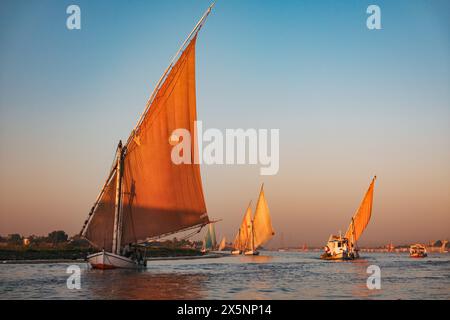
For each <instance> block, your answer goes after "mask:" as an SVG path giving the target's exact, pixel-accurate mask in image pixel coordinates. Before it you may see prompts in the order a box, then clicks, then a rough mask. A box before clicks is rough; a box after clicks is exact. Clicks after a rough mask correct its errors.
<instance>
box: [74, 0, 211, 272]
mask: <svg viewBox="0 0 450 320" xmlns="http://www.w3.org/2000/svg"><path fill="white" fill-rule="evenodd" d="M213 5H214V4H213ZM213 5H211V6H210V7H209V8H208V9H207V10H206V12H205V13H204V15H203V16H202V17H201V19H200V20H199V22H198V23H197V24H196V26H195V27H194V29H193V30H192V32H191V33H190V34H189V36H188V37H187V39H186V40H185V41H184V43H183V44H182V46H181V48H180V49H179V50H178V52H177V53H176V54H175V56H174V58H173V59H172V62H171V63H170V64H169V67H167V69H166V70H165V72H164V74H163V75H162V77H161V78H160V79H159V81H158V83H157V85H156V87H155V89H154V91H153V93H152V95H151V96H150V99H149V100H148V102H147V105H146V107H145V110H144V112H143V114H142V115H141V117H140V118H139V121H138V122H137V124H136V126H135V128H134V129H133V130H132V132H131V134H130V136H129V138H128V140H127V142H126V143H125V144H124V145H122V143H121V142H119V145H118V147H117V151H116V157H115V160H114V163H113V165H112V168H111V170H110V172H109V174H108V178H107V179H106V182H105V184H104V186H103V187H102V189H101V191H100V194H99V195H98V197H97V199H96V201H95V203H94V205H93V206H92V209H91V210H90V212H89V216H88V218H87V219H86V221H85V223H84V225H83V228H82V230H81V233H80V234H81V236H83V237H84V238H86V239H87V240H88V241H89V242H90V243H91V244H92V245H94V246H95V247H96V248H98V249H100V251H99V252H98V253H95V254H92V255H90V256H88V261H89V262H90V264H91V265H92V267H94V268H100V269H110V268H133V267H136V266H138V265H139V264H142V263H143V258H142V257H140V255H139V252H140V251H139V250H137V251H138V252H137V253H136V250H134V251H133V250H132V249H131V248H133V247H134V248H136V245H138V244H141V243H143V242H145V241H148V240H151V239H156V238H161V237H163V236H166V235H169V234H173V233H177V232H180V231H186V230H189V229H193V228H202V227H204V226H205V225H207V224H208V223H210V221H209V218H208V215H207V213H206V205H205V200H204V195H203V189H202V181H201V176H200V167H199V165H198V164H195V161H194V157H195V156H196V154H197V152H198V150H197V147H196V145H195V144H193V146H192V147H191V148H192V149H191V155H192V161H191V163H192V164H179V165H176V164H174V163H173V162H172V160H171V150H172V145H171V142H173V141H172V140H173V139H172V137H171V133H172V132H173V131H174V130H175V129H179V128H184V129H187V130H189V131H190V132H191V133H193V132H194V123H195V121H196V119H197V112H196V90H195V44H196V40H197V35H198V32H199V31H200V29H201V28H202V26H203V25H204V23H205V21H206V18H207V17H208V15H209V14H210V12H211V9H212V7H213ZM172 144H173V143H172Z"/></svg>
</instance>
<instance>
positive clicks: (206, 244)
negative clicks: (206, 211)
mask: <svg viewBox="0 0 450 320" xmlns="http://www.w3.org/2000/svg"><path fill="white" fill-rule="evenodd" d="M216 248H217V241H216V229H215V227H214V223H210V224H209V225H208V229H207V230H206V234H205V238H204V239H203V245H202V252H203V253H205V252H207V251H214V250H216Z"/></svg>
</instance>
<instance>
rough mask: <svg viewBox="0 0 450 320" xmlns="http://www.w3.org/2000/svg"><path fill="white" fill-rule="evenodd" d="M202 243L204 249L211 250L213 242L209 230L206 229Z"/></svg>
mask: <svg viewBox="0 0 450 320" xmlns="http://www.w3.org/2000/svg"><path fill="white" fill-rule="evenodd" d="M203 243H204V244H205V249H207V250H212V248H213V242H212V237H211V229H210V228H208V229H207V230H206V234H205V238H204V240H203Z"/></svg>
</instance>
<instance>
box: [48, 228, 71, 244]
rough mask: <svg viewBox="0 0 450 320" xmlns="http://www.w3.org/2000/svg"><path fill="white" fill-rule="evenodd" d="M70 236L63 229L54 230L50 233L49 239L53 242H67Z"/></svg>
mask: <svg viewBox="0 0 450 320" xmlns="http://www.w3.org/2000/svg"><path fill="white" fill-rule="evenodd" d="M68 238H69V236H68V235H67V233H65V232H64V231H62V230H58V231H52V232H50V233H49V234H48V237H47V239H48V241H49V242H52V243H59V242H67V239H68Z"/></svg>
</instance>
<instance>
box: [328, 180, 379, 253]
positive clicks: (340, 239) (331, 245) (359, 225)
mask: <svg viewBox="0 0 450 320" xmlns="http://www.w3.org/2000/svg"><path fill="white" fill-rule="evenodd" d="M376 178H377V177H376V176H375V177H374V178H373V179H372V182H371V183H370V186H369V189H368V190H367V192H366V194H365V196H364V198H363V200H362V202H361V204H360V206H359V208H358V210H357V211H356V213H355V215H354V216H353V217H352V219H351V221H350V225H349V226H348V229H347V232H346V233H345V235H344V236H342V234H341V233H340V232H339V236H336V235H331V236H330V238H329V239H328V243H327V245H326V246H325V252H324V253H323V254H322V255H321V259H325V260H353V259H357V258H359V254H358V247H357V241H358V239H359V238H360V237H361V235H362V233H363V232H364V230H365V229H366V227H367V225H368V223H369V221H370V217H371V215H372V203H373V190H374V186H375V180H376Z"/></svg>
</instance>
